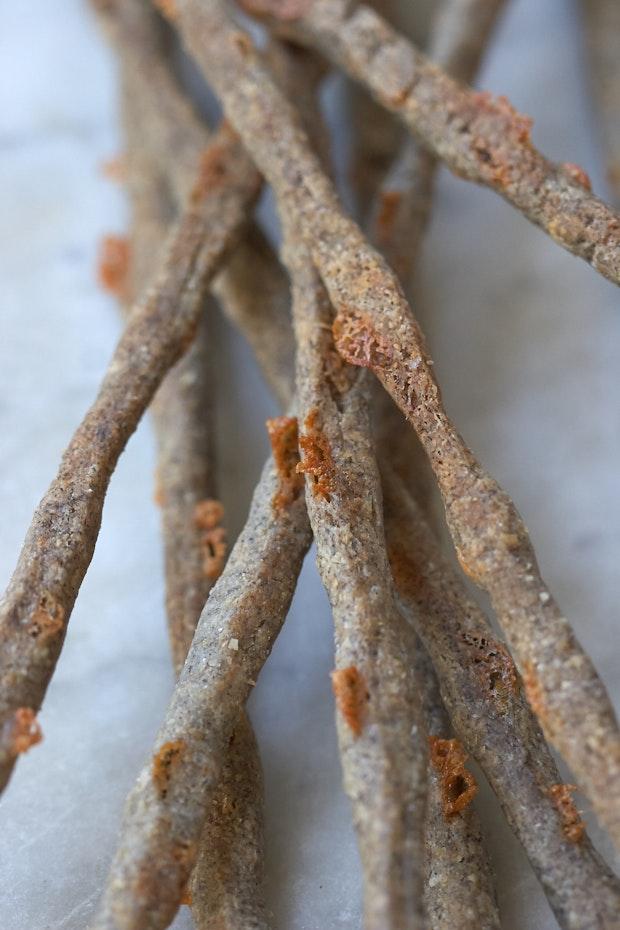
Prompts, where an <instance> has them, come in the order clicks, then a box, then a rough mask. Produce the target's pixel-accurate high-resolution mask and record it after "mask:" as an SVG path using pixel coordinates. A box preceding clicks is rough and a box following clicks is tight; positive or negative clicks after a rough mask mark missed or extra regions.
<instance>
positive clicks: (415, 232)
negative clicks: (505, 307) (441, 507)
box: [370, 0, 503, 930]
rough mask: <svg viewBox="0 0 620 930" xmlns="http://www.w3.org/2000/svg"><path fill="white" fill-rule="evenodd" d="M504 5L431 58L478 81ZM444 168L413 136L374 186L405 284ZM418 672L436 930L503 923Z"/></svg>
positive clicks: (499, 2)
mask: <svg viewBox="0 0 620 930" xmlns="http://www.w3.org/2000/svg"><path fill="white" fill-rule="evenodd" d="M502 6H503V0H445V2H443V3H442V4H441V5H440V7H439V10H438V12H437V13H436V14H435V16H434V17H433V18H432V21H431V28H430V42H429V57H430V58H431V59H432V60H433V61H435V62H436V63H438V64H441V65H442V66H443V67H445V68H446V70H447V71H448V73H450V74H452V75H453V76H458V77H460V78H461V79H463V80H471V79H472V78H473V76H474V74H475V72H476V70H477V68H478V64H479V60H480V58H481V56H482V54H483V51H484V49H485V48H486V46H487V44H488V40H489V37H490V33H491V31H492V27H493V25H494V22H495V19H496V17H497V14H498V13H499V11H500V9H501V7H502ZM375 106H376V104H375ZM384 113H385V115H386V116H387V111H384ZM436 166H437V162H436V160H435V158H434V157H433V155H432V154H431V153H430V152H428V151H427V150H426V149H423V148H422V147H421V146H419V145H418V144H417V142H415V140H414V139H412V138H411V137H408V138H407V139H405V141H404V142H403V144H402V146H401V148H400V151H399V152H398V154H397V156H396V158H395V159H394V162H393V165H392V167H391V169H390V170H388V171H387V172H386V174H385V177H384V179H383V180H382V184H381V186H380V188H379V190H378V192H377V191H375V203H374V209H372V210H371V223H370V225H371V230H372V233H373V234H374V240H375V243H376V244H377V245H378V247H379V248H380V250H381V252H382V253H383V255H384V256H385V258H386V259H387V261H388V262H389V264H390V265H391V267H392V268H394V270H395V271H396V272H397V274H398V277H399V278H400V280H401V282H403V284H404V285H405V286H406V284H407V283H409V282H411V281H412V277H413V276H412V271H413V268H414V267H415V265H416V263H417V258H418V253H419V250H420V245H421V242H422V238H423V234H424V231H425V228H426V225H427V222H428V217H429V214H430V209H431V203H432V195H433V181H434V176H435V170H436ZM377 393H378V392H377ZM376 403H377V410H376V415H377V416H378V417H379V421H380V430H379V436H378V442H379V444H380V447H385V448H389V449H390V461H391V463H392V465H393V466H394V465H396V467H397V468H400V469H402V472H403V474H404V475H406V477H407V485H408V487H409V488H410V491H413V493H414V495H415V499H416V501H417V502H419V504H420V505H421V507H422V510H423V512H424V513H425V515H426V518H427V520H429V521H432V522H435V520H436V519H437V514H436V511H435V508H434V506H433V504H434V497H433V493H432V486H433V485H434V480H433V477H432V472H431V470H430V468H429V466H428V462H427V460H426V458H425V456H424V453H423V450H422V448H421V446H420V444H419V442H418V441H417V439H416V437H415V435H414V434H413V433H412V431H411V430H408V429H407V425H406V423H405V422H404V420H403V418H402V415H401V414H400V411H398V410H397V408H396V407H395V406H394V404H393V403H392V401H391V399H390V398H389V397H388V395H387V394H386V393H385V392H380V394H378V396H377V397H376ZM416 671H417V674H416V680H417V681H418V683H419V685H420V686H421V687H422V694H423V705H424V716H425V722H426V729H427V731H428V733H429V735H430V738H431V747H432V749H431V762H430V766H429V778H428V798H427V812H426V877H425V888H424V893H425V905H426V909H427V913H428V918H429V921H430V924H431V926H432V927H433V930H451V928H453V927H455V926H459V927H462V928H463V930H465V928H467V927H470V928H472V930H474V928H476V927H487V928H491V927H495V928H497V927H499V926H500V919H499V913H498V909H497V901H496V897H495V889H494V886H493V878H492V870H491V866H490V863H489V860H488V856H487V854H486V850H485V848H484V842H483V837H482V834H481V829H480V823H479V820H478V816H477V813H476V811H475V809H474V808H473V807H472V805H467V806H466V807H465V808H464V809H463V810H462V811H460V812H459V813H458V814H457V815H454V814H452V815H451V814H450V813H447V811H448V812H449V811H451V810H452V809H453V807H454V800H452V799H451V798H448V797H447V796H446V795H447V792H448V791H454V785H455V784H457V783H458V779H462V789H463V793H466V792H467V790H474V783H473V776H471V775H470V774H469V773H468V771H467V769H464V768H463V769H462V771H461V769H460V768H458V769H457V770H456V772H455V773H453V772H450V773H449V775H448V774H447V773H446V772H444V771H439V770H438V768H437V764H436V763H437V751H438V748H441V747H453V746H454V745H456V744H455V742H454V740H453V737H454V732H453V730H452V726H451V722H450V719H449V716H448V714H447V712H446V709H445V707H444V705H443V702H442V700H441V695H440V689H439V683H438V681H437V677H436V674H435V671H434V668H433V666H432V663H431V661H430V659H429V657H428V654H427V653H426V650H425V649H424V647H423V646H422V645H421V644H419V643H418V650H417V670H416ZM457 797H458V796H457Z"/></svg>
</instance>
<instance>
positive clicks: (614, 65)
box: [581, 0, 620, 205]
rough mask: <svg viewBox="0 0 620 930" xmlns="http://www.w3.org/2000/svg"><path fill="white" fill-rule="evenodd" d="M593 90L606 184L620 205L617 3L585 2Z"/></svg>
mask: <svg viewBox="0 0 620 930" xmlns="http://www.w3.org/2000/svg"><path fill="white" fill-rule="evenodd" d="M581 12H582V17H583V20H584V26H585V33H586V40H587V47H588V54H589V59H590V70H591V72H592V90H593V92H594V99H595V102H596V105H597V107H598V109H599V112H600V120H601V128H602V135H603V142H604V145H605V149H606V155H607V180H608V181H609V184H610V187H611V190H612V194H613V199H614V202H615V203H616V205H617V204H618V203H620V62H619V61H618V42H619V41H620V6H619V5H618V4H617V3H616V2H615V0H582V3H581Z"/></svg>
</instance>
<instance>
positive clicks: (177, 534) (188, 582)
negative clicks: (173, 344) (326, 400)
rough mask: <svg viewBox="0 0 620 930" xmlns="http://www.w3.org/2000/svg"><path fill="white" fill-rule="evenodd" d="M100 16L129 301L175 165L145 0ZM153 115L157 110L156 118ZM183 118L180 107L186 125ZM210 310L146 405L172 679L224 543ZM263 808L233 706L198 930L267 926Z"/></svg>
mask: <svg viewBox="0 0 620 930" xmlns="http://www.w3.org/2000/svg"><path fill="white" fill-rule="evenodd" d="M108 15H113V16H115V17H117V18H116V19H111V20H110V19H108V21H107V25H108V32H109V34H110V35H111V37H112V39H113V42H114V44H115V46H116V51H117V53H118V55H119V58H120V65H121V82H120V83H121V107H122V114H123V125H124V135H125V148H126V154H125V157H124V165H125V171H124V175H125V178H124V179H125V180H126V182H127V186H128V191H129V195H130V200H131V208H132V211H131V212H132V233H131V242H132V249H131V255H132V260H131V265H130V268H129V269H128V270H129V272H130V273H129V276H128V277H129V281H130V287H129V288H128V289H126V293H125V296H126V297H127V298H128V303H129V304H130V303H131V295H132V294H134V295H135V294H138V293H140V291H141V290H142V289H143V287H144V285H145V284H146V283H147V282H148V280H149V279H150V278H151V276H152V275H153V273H154V271H155V269H156V265H157V262H158V260H159V255H160V252H161V248H162V246H163V243H164V241H165V237H166V233H167V231H168V227H169V226H170V225H171V222H172V218H173V217H174V216H175V214H176V212H177V210H176V209H175V206H174V205H173V203H172V201H174V200H175V195H174V192H175V185H174V184H172V183H171V181H170V173H171V171H173V170H174V169H173V167H172V166H173V165H176V164H177V162H176V160H174V159H172V158H171V159H170V161H168V163H167V164H165V163H164V161H163V159H162V157H161V153H160V152H159V151H158V149H157V146H158V144H159V145H164V144H165V141H166V140H167V139H170V138H171V136H172V134H171V133H170V132H168V131H165V127H166V125H167V120H166V116H165V113H164V115H163V116H162V114H161V113H160V112H159V110H158V106H157V104H158V100H157V97H156V96H155V97H154V94H155V95H156V94H157V92H158V90H159V88H158V86H157V84H158V82H157V81H156V82H154V83H152V82H151V81H149V80H148V79H146V80H145V78H144V75H143V73H142V72H141V71H140V70H138V71H137V70H136V68H135V63H134V58H135V55H136V53H137V54H138V55H142V57H144V54H145V53H144V51H142V53H141V52H140V50H144V49H146V50H147V51H149V50H150V51H152V53H153V55H154V56H155V58H156V60H155V62H154V66H155V68H156V69H159V68H160V60H161V59H160V57H159V56H160V55H164V54H165V47H164V45H165V43H164V41H163V36H162V33H161V28H160V21H159V19H158V17H157V15H156V13H155V12H154V11H153V9H152V6H151V4H150V3H148V2H147V0H125V2H124V3H123V5H122V7H121V8H120V9H116V10H115V12H114V13H113V14H110V13H109V14H108ZM162 80H163V83H164V85H165V87H168V85H169V82H168V77H167V75H165V73H164V74H163V76H162V75H160V81H159V83H162ZM168 89H169V105H168V108H167V109H168V112H169V113H172V114H174V115H175V116H176V115H180V124H181V127H182V126H183V125H184V121H185V116H186V113H187V109H186V107H185V105H184V102H183V100H182V99H181V100H180V101H178V102H177V104H176V105H174V99H175V94H176V93H177V92H176V90H170V88H169V87H168ZM154 113H157V114H158V115H156V116H155V117H154V116H153V114H154ZM192 120H193V114H190V115H189V116H188V117H187V121H188V122H189V124H190V132H191V128H192V126H193V122H192ZM153 123H154V125H152V124H153ZM162 127H163V129H164V131H162ZM179 135H181V136H182V133H179ZM195 135H196V137H197V138H198V137H199V136H202V135H203V133H202V132H201V128H200V127H196V129H195ZM205 135H206V134H205ZM205 144H207V143H206V142H205ZM200 151H201V150H200V149H198V148H196V151H195V153H194V158H195V162H196V164H197V163H198V159H199V155H200ZM168 154H169V155H172V153H168ZM190 162H191V149H190V147H189V146H187V148H186V155H185V157H184V159H183V160H182V162H181V172H184V173H185V172H187V174H188V177H190V173H189V171H188V170H187V168H184V167H183V165H184V164H189V163H190ZM176 190H177V196H176V200H177V201H178V202H179V205H181V204H182V196H183V191H182V190H181V189H180V185H179V184H178V181H177V184H176ZM126 277H127V276H126ZM214 310H215V307H214V302H213V300H212V299H211V300H209V297H208V296H207V297H206V299H205V308H204V313H203V317H202V319H201V321H200V324H199V326H198V330H197V334H196V337H195V339H194V343H193V345H192V346H191V348H190V349H189V351H188V352H187V353H186V355H185V356H184V357H183V358H182V359H181V360H180V361H179V362H177V364H176V365H175V366H174V367H173V368H172V370H171V371H170V372H169V373H168V375H167V377H166V378H165V379H164V382H163V384H162V386H161V387H160V388H159V390H158V392H157V394H156V395H155V399H154V401H153V403H152V405H151V413H152V415H153V420H154V426H155V434H156V440H157V453H158V454H157V499H158V503H159V504H160V506H161V510H162V528H163V539H164V548H165V565H166V609H167V616H168V629H169V634H170V643H171V649H172V657H173V663H174V667H175V672H176V674H177V675H178V674H179V673H180V671H181V669H182V668H183V664H184V662H185V659H186V656H187V653H188V651H189V647H190V645H191V641H192V638H193V635H194V632H195V628H196V623H197V621H198V618H199V616H200V613H201V611H202V609H203V607H204V604H205V603H206V600H207V597H208V595H209V591H210V590H211V587H212V585H213V583H214V580H215V577H216V574H217V573H219V572H220V571H221V569H222V568H223V564H224V558H225V555H226V548H227V547H226V543H225V534H224V531H223V528H222V521H223V519H224V509H223V507H222V505H221V504H220V503H219V502H218V501H217V500H216V499H215V492H216V483H215V468H214V449H213V441H212V436H213V415H212V408H213V392H214V384H213V379H212V378H211V377H210V358H209V354H210V353H209V318H210V317H211V315H212V314H213V312H214ZM177 742H178V741H177ZM169 745H170V744H169ZM173 758H174V757H173ZM160 770H161V769H160ZM163 771H167V769H166V768H165V769H163ZM262 805H263V783H262V771H261V764H260V757H259V755H258V747H257V745H256V740H255V738H254V734H253V732H252V728H251V724H250V722H249V720H248V717H247V714H246V712H245V711H242V712H241V714H240V719H239V722H238V723H237V726H236V728H235V731H234V733H233V736H232V738H231V745H230V747H229V749H228V750H227V753H226V758H225V761H224V764H223V769H222V776H221V780H220V783H219V785H218V789H217V792H216V793H215V795H214V797H213V799H212V803H211V807H210V811H209V815H208V817H207V822H206V823H205V826H204V830H203V834H202V837H201V841H200V852H199V855H198V858H197V861H196V865H195V867H194V870H193V872H192V876H191V883H190V892H189V893H188V898H187V900H186V901H185V902H184V903H187V904H188V905H189V906H190V907H191V909H192V917H193V920H194V923H195V925H196V927H197V928H198V930H203V928H204V930H206V928H207V927H212V926H213V924H214V923H216V924H217V925H218V926H219V927H220V930H227V928H231V930H233V928H234V930H242V928H252V930H255V928H259V927H265V926H266V922H265V906H264V888H263V885H264V876H263V853H264V849H263V847H264V839H263V814H262Z"/></svg>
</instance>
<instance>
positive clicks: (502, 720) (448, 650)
mask: <svg viewBox="0 0 620 930" xmlns="http://www.w3.org/2000/svg"><path fill="white" fill-rule="evenodd" d="M381 473H382V478H383V488H384V506H385V525H386V535H387V543H388V555H389V558H390V564H391V567H392V573H393V576H394V580H395V582H396V587H397V590H398V594H399V597H400V600H401V603H402V605H403V606H404V608H405V609H406V611H407V613H408V615H409V617H410V619H411V621H412V622H413V624H414V626H415V629H416V631H417V633H418V635H419V636H420V638H421V640H422V642H423V644H424V646H425V647H426V650H427V652H428V654H429V655H430V658H431V660H432V662H433V665H434V667H435V669H436V671H437V675H438V678H439V683H440V689H441V696H442V698H443V701H444V703H445V705H446V707H447V709H448V711H449V713H450V717H451V720H452V723H453V725H454V727H455V730H456V732H457V733H458V735H459V738H460V739H461V740H462V741H463V744H464V746H465V749H466V750H467V752H469V753H471V755H472V756H473V757H474V758H475V759H476V761H477V762H478V764H479V765H480V767H481V768H482V770H483V771H484V773H485V775H486V777H487V778H488V780H489V782H490V784H491V787H492V788H493V790H494V791H495V793H496V795H497V797H498V799H499V801H500V803H501V805H502V808H503V811H504V813H505V815H506V818H507V820H508V822H509V823H510V825H511V827H512V829H513V830H514V832H515V834H516V835H517V837H518V838H519V840H520V842H521V844H522V845H523V848H524V849H525V851H526V853H527V855H528V858H529V860H530V863H531V865H532V867H533V869H534V871H535V873H536V875H537V877H538V879H539V880H540V882H541V884H542V886H543V889H544V891H545V894H546V895H547V898H548V900H549V903H550V905H551V907H552V909H553V911H554V913H555V916H556V919H557V921H558V923H559V925H560V926H561V927H562V928H565V930H595V928H596V930H602V928H605V930H612V928H617V927H619V926H620V884H619V882H618V879H617V878H616V877H615V876H614V875H613V874H612V873H611V872H610V870H609V868H608V866H607V865H606V864H605V863H604V862H603V861H602V860H601V858H600V856H599V855H598V853H597V852H596V851H595V850H594V849H593V847H592V845H591V843H590V840H589V838H588V837H587V834H586V832H585V824H584V823H583V821H582V820H581V818H580V816H579V814H578V812H577V809H576V808H575V806H574V804H572V802H569V803H567V800H566V796H567V795H568V791H567V790H566V786H562V785H561V780H560V776H559V774H558V771H557V767H556V765H555V763H554V761H553V758H552V756H551V753H550V752H549V749H548V747H547V745H546V743H545V740H544V738H543V735H542V733H541V731H540V728H539V727H538V726H537V724H536V721H535V718H534V717H533V715H532V713H531V710H530V708H529V706H528V704H527V702H526V700H525V699H524V695H523V693H522V689H521V680H520V677H519V675H518V672H517V670H516V668H515V666H514V663H513V661H512V659H511V657H510V654H509V653H508V651H507V649H506V648H505V647H504V645H503V644H502V643H501V642H499V641H498V640H497V638H496V637H495V635H494V633H493V631H492V629H491V627H490V624H489V623H488V621H487V619H486V617H485V615H484V614H483V612H482V611H481V610H480V608H479V607H478V606H477V605H476V604H475V603H474V602H473V601H472V599H471V598H470V597H469V595H468V594H467V591H466V589H465V586H464V584H463V582H462V581H461V579H460V578H459V577H458V574H457V573H456V572H455V571H454V569H453V568H452V566H451V565H450V563H449V561H448V560H447V559H446V557H445V556H444V555H443V553H442V552H441V549H440V547H439V545H438V544H437V542H436V540H435V538H434V535H433V533H432V532H431V530H430V529H429V527H428V525H427V524H426V521H425V519H424V516H423V514H422V511H421V510H420V508H419V507H418V506H417V504H416V503H415V502H414V500H413V498H412V497H411V496H410V495H409V494H408V493H407V492H406V490H405V487H404V485H403V483H402V481H401V480H400V479H399V478H398V477H397V476H396V474H395V472H394V471H393V469H392V468H391V465H390V463H389V453H388V451H387V449H385V450H384V455H383V456H382V462H381ZM568 797H570V795H568Z"/></svg>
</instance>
